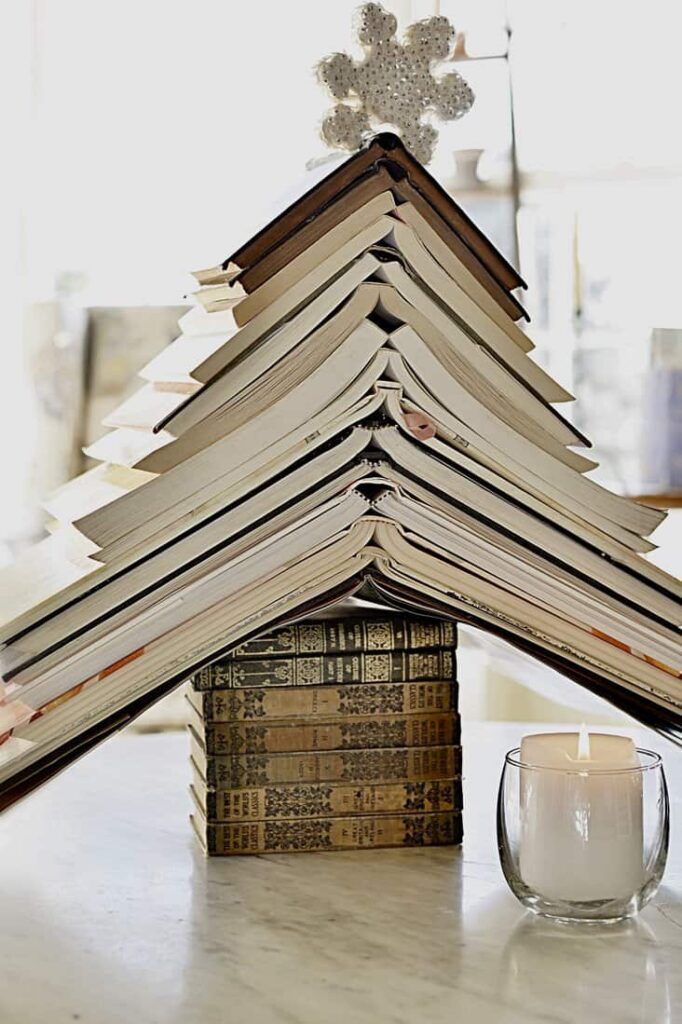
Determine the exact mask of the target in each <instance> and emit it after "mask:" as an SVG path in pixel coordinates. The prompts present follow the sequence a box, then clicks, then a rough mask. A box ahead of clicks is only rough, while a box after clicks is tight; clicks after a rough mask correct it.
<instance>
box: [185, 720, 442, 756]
mask: <svg viewBox="0 0 682 1024" xmlns="http://www.w3.org/2000/svg"><path fill="white" fill-rule="evenodd" d="M458 735H459V719H458V716H457V715H456V714H455V713H454V712H453V711H448V712H445V713H443V714H436V713H434V714H428V715H390V716H380V717H371V718H369V717H367V718H357V719H355V720H352V721H350V720H348V719H341V720H338V721H328V722H326V721H319V722H307V721H300V720H298V721H297V720H296V719H294V720H290V721H284V722H282V721H280V722H214V723H209V724H208V725H205V726H204V743H205V746H206V752H207V754H209V755H210V754H284V753H294V752H295V751H303V750H311V751H312V750H367V749H372V748H381V747H442V746H446V745H447V744H449V743H454V742H456V740H457V738H458Z"/></svg>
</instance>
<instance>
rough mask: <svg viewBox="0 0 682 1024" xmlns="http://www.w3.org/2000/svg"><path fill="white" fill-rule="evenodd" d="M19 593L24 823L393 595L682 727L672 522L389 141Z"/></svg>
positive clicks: (12, 634) (150, 417) (4, 769)
mask: <svg viewBox="0 0 682 1024" xmlns="http://www.w3.org/2000/svg"><path fill="white" fill-rule="evenodd" d="M195 278H196V282H197V284H196V294H195V299H196V302H195V304H194V307H193V308H192V309H191V311H190V312H189V313H187V314H186V315H185V316H183V318H182V320H181V321H180V331H181V333H180V334H179V337H178V339H177V340H176V341H174V342H173V343H172V344H171V345H170V346H169V347H168V348H167V349H165V350H164V351H163V352H162V353H161V355H159V356H158V357H156V358H155V359H154V360H153V361H152V362H151V363H149V364H148V365H147V366H145V367H144V368H142V370H141V377H142V386H141V388H140V390H139V391H138V392H137V393H136V394H135V395H134V396H133V397H132V398H129V399H128V400H127V401H126V402H125V403H124V404H122V405H121V406H120V407H119V408H118V409H117V410H116V411H115V412H114V413H113V414H112V415H110V416H109V418H108V421H107V425H108V427H109V428H110V429H109V432H108V433H107V434H106V435H105V436H104V437H102V438H101V439H100V440H98V441H97V442H96V443H94V444H93V445H92V446H91V447H90V448H88V449H87V453H88V455H90V456H91V457H92V458H93V459H94V460H97V464H96V465H95V468H93V469H91V470H89V471H88V472H87V473H85V474H83V475H82V476H80V477H78V478H77V479H75V480H73V481H71V482H70V483H68V484H66V485H65V486H63V487H61V488H60V489H59V490H58V491H57V492H56V493H55V494H53V495H52V496H51V498H50V499H49V501H48V502H47V509H48V512H49V514H50V516H51V529H50V534H49V536H48V538H47V539H46V540H44V541H42V542H41V543H40V544H38V545H37V546H36V547H35V548H34V549H32V550H30V551H29V552H27V553H26V555H25V556H24V557H22V558H21V559H20V560H19V561H18V562H17V563H16V564H15V565H14V566H12V567H10V568H9V569H7V570H5V572H4V574H3V577H2V586H1V587H0V641H1V642H2V651H1V653H0V668H1V671H2V680H3V681H2V693H1V694H0V696H1V703H0V740H1V742H0V806H3V807H6V806H8V805H10V804H11V803H13V802H14V801H15V800H16V799H18V798H19V797H21V796H22V795H24V794H25V793H27V792H29V791H31V790H32V789H34V788H35V787H36V786H37V785H39V784H40V783H41V782H42V781H44V780H45V779H47V778H49V777H50V776H51V775H53V774H54V773H55V772H56V771H58V770H59V769H60V768H62V767H64V766H65V765H66V764H68V763H69V762H70V761H72V760H73V759H74V758H76V757H78V756H80V755H81V754H83V753H85V752H86V751H87V750H88V749H90V748H91V747H92V746H93V745H95V744H96V743H98V742H99V741H100V740H102V739H103V738H104V737H106V736H107V735H109V734H110V733H111V732H113V731H114V730H116V729H118V728H120V727H121V726H123V725H125V724H126V723H127V722H129V721H130V720H131V719H132V718H133V717H134V716H136V715H137V714H139V713H140V712H141V711H142V710H144V709H145V708H146V707H148V706H149V705H150V704H152V703H153V702H155V701H156V700H158V699H159V698H160V697H162V696H163V695H164V694H166V693H167V692H168V691H169V690H170V689H172V688H173V687H175V686H177V685H178V684H179V683H180V682H182V681H183V680H184V679H186V678H187V677H188V676H190V675H191V674H192V673H194V672H196V671H198V670H199V669H200V668H202V667H203V666H206V665H208V664H210V663H211V662H213V661H215V660H216V659H217V658H219V657H221V656H223V655H225V654H226V653H227V652H229V651H230V650H232V649H233V648H235V647H236V646H237V645H239V644H240V643H244V642H245V641H246V640H248V639H249V638H253V637H256V636H257V635H258V634H260V633H263V631H265V630H266V629H269V628H271V627H272V626H273V625H278V624H283V623H286V622H288V621H293V620H295V619H296V618H304V617H308V618H310V617H312V616H314V614H315V613H316V611H319V610H320V609H322V608H324V607H326V606H330V605H332V604H334V603H335V602H338V601H339V600H342V599H344V598H347V597H349V596H350V595H353V594H358V593H362V594H364V593H367V592H368V590H371V592H372V594H373V595H374V598H375V599H376V598H378V599H379V600H380V602H382V603H383V604H384V605H386V604H388V605H391V606H395V607H398V608H402V609H407V610H410V611H411V612H416V613H418V614H422V615H424V614H425V615H432V616H436V617H439V618H443V617H451V618H452V619H455V620H458V621H461V622H465V623H472V624H474V625H476V626H479V627H480V628H482V629H484V630H487V631H489V632H491V633H494V634H496V635H498V636H499V637H502V638H504V639H505V640H507V641H508V642H509V643H511V644H513V645H515V646H517V647H519V648H521V649H523V650H524V651H527V652H529V653H531V654H532V655H534V656H536V657H537V658H539V659H540V660H541V661H543V662H545V663H547V664H548V665H551V666H552V667H554V668H557V669H559V670H560V671H561V672H562V673H563V674H564V675H565V676H566V677H567V678H568V679H572V680H574V681H577V682H578V683H580V684H582V685H584V686H586V687H588V688H589V689H590V690H592V691H594V692H595V693H597V694H600V695H602V696H604V697H605V698H607V699H608V700H610V701H611V702H613V704H615V705H617V706H618V707H620V708H622V709H624V710H625V711H627V712H629V713H631V714H632V715H634V716H635V717H637V718H638V719H640V720H641V721H643V722H646V723H648V724H650V725H652V726H654V727H655V728H658V729H661V730H664V731H666V732H668V733H669V734H670V735H672V736H674V737H675V736H676V737H678V738H679V737H680V736H681V735H682V652H681V649H680V642H679V641H680V637H679V628H680V624H681V620H682V603H681V601H680V597H681V586H680V583H679V582H678V581H677V580H675V579H674V578H672V577H671V576H669V575H667V574H666V573H664V572H663V571H661V570H660V569H659V568H656V567H655V566H654V565H652V564H651V563H650V562H649V561H647V559H646V558H645V557H644V556H645V555H646V553H647V552H649V551H651V550H652V548H653V544H652V543H651V541H650V540H649V537H650V535H651V533H652V532H653V530H654V529H655V528H656V526H657V525H658V524H659V523H660V521H661V518H662V515H663V513H661V512H660V511H657V510H655V509H652V508H648V507H645V506H643V505H640V504H637V503H635V502H633V501H630V500H628V499H626V498H625V497H622V496H619V495H616V494H614V493H612V492H610V491H608V490H606V489H604V488H603V487H601V486H599V485H598V484H597V483H596V482H595V481H594V480H593V479H591V478H590V476H589V475H587V474H588V473H589V470H591V469H593V468H594V466H595V463H594V462H593V461H592V460H591V459H590V458H589V455H587V454H586V453H585V452H586V449H587V447H588V441H587V439H586V438H585V437H583V436H582V435H581V434H580V433H579V432H578V431H577V430H576V428H575V427H574V426H573V425H572V424H571V422H570V419H569V418H568V416H567V415H565V410H566V403H567V402H569V401H570V399H571V396H570V395H569V394H568V392H567V391H566V390H565V389H564V388H563V387H562V386H561V385H560V384H559V383H557V382H556V381H554V380H553V379H552V378H551V377H549V376H548V375H547V373H545V372H544V370H543V369H542V368H541V366H540V365H539V364H538V363H537V362H535V361H534V359H533V355H532V349H533V345H532V342H531V341H530V339H529V337H528V336H527V334H526V333H525V331H523V330H521V328H520V326H519V321H521V320H522V318H523V310H522V308H521V306H520V304H519V301H518V298H517V297H516V296H517V292H518V290H519V289H520V288H522V287H523V282H522V280H521V278H520V277H519V275H518V274H517V273H516V271H515V270H514V269H513V268H512V267H510V265H509V264H508V263H507V262H506V260H505V259H504V258H503V257H502V256H501V255H500V254H499V253H498V252H496V251H495V249H494V248H493V246H492V245H491V244H490V242H488V241H487V240H486V239H485V238H484V237H483V236H482V235H481V233H480V232H479V231H478V230H477V229H476V227H475V226H474V225H473V224H472V222H471V221H470V220H469V218H468V217H467V216H466V215H465V214H464V213H463V211H462V210H460V209H459V208H458V206H457V205H456V203H455V202H454V201H453V200H452V199H451V198H450V197H449V196H448V195H447V194H446V193H445V192H444V191H443V190H442V189H441V188H440V187H439V186H438V185H437V183H436V182H435V181H434V180H433V178H432V177H430V176H429V174H427V172H426V171H425V170H424V169H423V167H421V166H420V165H419V164H418V163H417V162H416V161H415V160H414V159H413V158H412V157H411V156H410V154H409V153H408V152H407V151H406V150H405V148H404V147H403V146H402V144H401V143H400V141H399V140H398V139H397V138H395V137H394V136H390V135H380V136H377V137H376V138H375V139H374V140H372V142H371V143H370V144H369V145H368V146H367V147H366V148H365V149H364V150H363V151H362V152H360V153H358V154H356V155H354V156H352V157H351V158H350V159H348V160H347V161H346V162H345V163H344V164H343V165H341V166H340V167H338V168H337V169H335V170H334V171H333V172H332V173H330V174H329V175H328V176H327V177H326V178H324V179H323V180H322V181H320V182H319V183H318V184H317V185H316V186H315V187H314V188H313V189H311V190H310V191H308V192H306V193H305V194H304V195H303V196H302V197H301V198H300V199H299V200H297V201H296V202H294V203H293V204H292V205H291V206H290V207H289V208H288V209H287V210H285V211H284V212H283V213H282V214H281V215H280V216H278V217H277V218H276V219H275V220H273V221H272V222H271V223H270V224H268V225H267V226H266V227H265V228H263V230H262V231H260V232H259V234H258V235H256V236H255V237H254V238H253V239H251V240H250V241H249V242H248V243H246V244H245V245H243V246H242V247H241V248H240V249H239V250H237V251H236V252H235V253H233V254H232V255H231V256H230V257H229V258H228V259H226V260H225V261H224V262H222V263H220V264H218V265H216V266H213V267H210V268H208V269H205V270H202V271H199V272H198V273H196V274H195Z"/></svg>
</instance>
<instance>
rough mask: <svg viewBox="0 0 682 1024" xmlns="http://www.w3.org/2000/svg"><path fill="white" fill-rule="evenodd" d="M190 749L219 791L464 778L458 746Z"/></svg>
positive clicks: (195, 744) (194, 745)
mask: <svg viewBox="0 0 682 1024" xmlns="http://www.w3.org/2000/svg"><path fill="white" fill-rule="evenodd" d="M191 746H192V760H193V761H194V763H195V764H196V765H197V768H198V769H199V771H200V773H201V775H202V776H203V777H204V778H205V779H206V782H207V784H208V785H209V786H210V787H215V788H223V787H229V786H234V787H247V786H248V787H261V786H269V785H280V784H282V783H287V782H354V783H355V782H361V783H370V782H374V783H384V782H430V781H432V780H435V779H451V778H454V777H456V776H457V775H459V774H460V773H461V760H462V755H461V750H460V748H459V747H455V746H445V747H411V748H404V749H402V750H401V749H399V748H398V749H395V750H333V751H318V752H316V753H296V754H242V755H222V756H218V757H215V756H209V755H207V754H206V752H205V750H204V748H203V746H202V745H201V744H200V743H199V742H197V740H196V739H194V738H193V740H192V745H191Z"/></svg>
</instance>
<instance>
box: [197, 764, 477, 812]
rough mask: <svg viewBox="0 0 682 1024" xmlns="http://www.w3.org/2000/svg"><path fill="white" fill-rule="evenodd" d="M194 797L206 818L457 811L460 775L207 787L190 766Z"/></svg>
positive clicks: (460, 794) (460, 795) (460, 788)
mask: <svg viewBox="0 0 682 1024" xmlns="http://www.w3.org/2000/svg"><path fill="white" fill-rule="evenodd" d="M192 785H193V788H194V793H195V796H196V798H197V800H198V802H199V804H200V806H201V808H202V810H203V812H204V814H205V816H206V818H207V819H208V820H209V821H212V822H241V821H263V820H266V819H270V818H319V817H338V818H344V817H349V816H352V815H356V814H391V813H393V814H396V813H417V812H420V813H426V812H430V811H459V810H461V809H462V784H461V781H460V780H459V779H444V780H440V781H434V782H398V783H393V784H388V785H379V786H377V785H373V784H371V783H370V784H367V785H362V784H360V785H348V784H344V783H340V782H331V783H320V782H316V783H289V784H287V785H284V786H263V787H261V788H259V789H219V790H215V789H207V788H206V785H205V783H204V782H203V780H202V778H201V776H200V775H199V773H198V772H197V771H196V770H195V772H194V780H193V783H192Z"/></svg>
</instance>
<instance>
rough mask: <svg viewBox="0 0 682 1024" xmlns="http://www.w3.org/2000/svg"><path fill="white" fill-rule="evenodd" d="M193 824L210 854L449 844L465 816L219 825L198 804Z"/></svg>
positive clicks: (459, 835)
mask: <svg viewBox="0 0 682 1024" xmlns="http://www.w3.org/2000/svg"><path fill="white" fill-rule="evenodd" d="M192 824H193V825H194V828H195V830H196V833H197V835H198V836H199V839H200V841H201V843H202V845H203V846H204V849H205V850H206V852H207V853H208V854H209V856H218V857H222V856H230V855H234V854H240V853H241V854H243V853H304V852H313V851H321V850H360V849H379V848H381V847H384V848H385V847H391V846H449V845H452V844H454V843H460V842H461V841H462V819H461V815H460V814H459V812H456V811H455V812H452V811H447V812H444V813H437V814H403V815H390V814H389V815H379V816H371V815H359V816H357V817H354V818H352V817H351V818H303V819H299V820H296V819H289V820H287V821H252V822H244V823H243V824H239V825H237V824H235V825H215V824H210V823H208V822H206V820H205V819H204V818H203V815H202V814H201V811H200V810H199V808H198V807H197V809H196V811H195V813H194V814H193V815H192Z"/></svg>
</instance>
